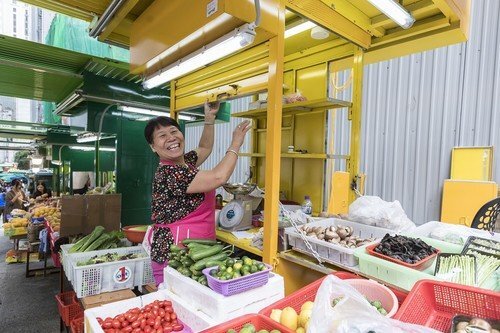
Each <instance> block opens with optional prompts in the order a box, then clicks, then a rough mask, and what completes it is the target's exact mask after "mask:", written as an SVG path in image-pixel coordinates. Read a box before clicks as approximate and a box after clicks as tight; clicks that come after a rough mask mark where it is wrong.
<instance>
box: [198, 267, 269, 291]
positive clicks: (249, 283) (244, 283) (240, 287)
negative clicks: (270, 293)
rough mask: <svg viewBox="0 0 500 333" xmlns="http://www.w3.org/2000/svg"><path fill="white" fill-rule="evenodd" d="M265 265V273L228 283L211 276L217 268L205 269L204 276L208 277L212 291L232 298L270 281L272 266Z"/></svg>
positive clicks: (243, 277) (254, 274)
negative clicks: (212, 271) (211, 272)
mask: <svg viewBox="0 0 500 333" xmlns="http://www.w3.org/2000/svg"><path fill="white" fill-rule="evenodd" d="M264 265H266V267H267V269H265V270H263V271H260V272H256V273H252V274H249V275H246V276H242V277H239V278H236V279H232V280H226V281H222V280H219V279H217V278H215V277H213V276H211V275H210V271H211V270H212V269H216V268H217V267H208V268H205V269H204V270H203V274H204V275H205V276H206V277H207V282H208V286H209V287H210V289H212V290H213V291H215V292H218V293H219V294H222V295H224V296H231V295H235V294H239V293H242V292H244V291H247V290H250V289H254V288H257V287H260V286H263V285H265V284H266V283H267V281H269V272H271V270H272V266H270V265H268V264H264Z"/></svg>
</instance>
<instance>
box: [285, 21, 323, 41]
mask: <svg viewBox="0 0 500 333" xmlns="http://www.w3.org/2000/svg"><path fill="white" fill-rule="evenodd" d="M315 26H316V24H315V23H313V22H311V21H305V22H302V23H299V24H297V25H295V26H293V27H291V28H290V29H286V30H285V38H289V37H292V36H295V35H298V34H300V33H301V32H304V31H306V30H309V29H312V28H314V27H315Z"/></svg>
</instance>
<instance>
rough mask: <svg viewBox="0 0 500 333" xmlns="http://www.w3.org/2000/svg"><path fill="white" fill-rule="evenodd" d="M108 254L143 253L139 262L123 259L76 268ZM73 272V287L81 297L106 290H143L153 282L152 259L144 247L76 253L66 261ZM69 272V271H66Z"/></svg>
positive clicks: (138, 259) (137, 260)
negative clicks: (82, 262) (94, 257)
mask: <svg viewBox="0 0 500 333" xmlns="http://www.w3.org/2000/svg"><path fill="white" fill-rule="evenodd" d="M107 253H118V254H119V255H127V254H140V255H141V257H140V258H137V259H128V260H121V261H115V262H109V263H102V264H96V265H87V266H77V263H78V262H80V261H85V260H88V259H90V258H91V257H93V256H96V255H97V256H101V255H104V254H107ZM66 263H67V265H68V266H69V267H68V269H71V270H72V273H71V277H72V279H71V284H72V285H73V289H74V290H75V292H76V296H77V297H78V298H82V297H86V296H91V295H96V294H100V293H103V292H107V291H115V290H120V289H130V288H133V287H136V286H138V287H142V286H143V285H146V284H149V283H152V282H153V281H154V278H153V272H152V268H151V260H150V258H149V256H148V254H147V253H146V251H145V250H144V249H143V247H142V246H141V245H139V246H134V247H124V248H117V249H108V250H100V251H92V252H82V253H73V254H72V255H71V256H69V257H68V260H67V261H66ZM65 270H66V268H65Z"/></svg>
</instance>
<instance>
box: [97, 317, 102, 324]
mask: <svg viewBox="0 0 500 333" xmlns="http://www.w3.org/2000/svg"><path fill="white" fill-rule="evenodd" d="M96 319H97V322H98V323H99V325H102V323H104V320H102V318H101V317H97V318H96Z"/></svg>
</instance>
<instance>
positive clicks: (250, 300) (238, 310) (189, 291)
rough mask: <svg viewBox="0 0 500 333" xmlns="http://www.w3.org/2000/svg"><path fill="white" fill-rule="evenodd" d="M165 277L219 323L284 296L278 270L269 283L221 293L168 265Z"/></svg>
mask: <svg viewBox="0 0 500 333" xmlns="http://www.w3.org/2000/svg"><path fill="white" fill-rule="evenodd" d="M164 277H165V282H164V284H165V286H166V288H167V290H169V291H170V292H172V293H173V294H174V295H177V296H179V297H182V298H183V300H184V301H185V302H186V304H188V305H189V306H190V308H191V309H193V310H196V311H199V312H202V313H203V314H205V315H206V316H208V317H209V318H210V319H211V320H212V321H214V322H215V323H217V324H220V323H223V322H226V321H229V320H231V319H234V318H236V317H239V316H242V315H245V314H250V313H258V312H259V311H260V310H262V309H263V308H265V307H266V306H268V305H271V304H273V303H275V302H277V301H279V300H280V299H282V298H283V297H285V283H284V280H283V277H282V276H280V275H278V274H276V273H270V276H269V281H268V282H267V284H265V285H263V286H261V287H258V288H255V289H251V290H247V291H244V292H242V293H240V294H236V295H232V296H223V295H221V294H218V293H216V292H215V291H213V290H212V289H210V288H207V287H204V286H202V285H201V284H199V283H198V282H196V281H194V280H193V279H191V278H189V277H185V276H184V275H182V274H181V273H179V272H177V271H176V270H175V269H173V268H172V267H168V266H167V267H166V268H165V270H164Z"/></svg>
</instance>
